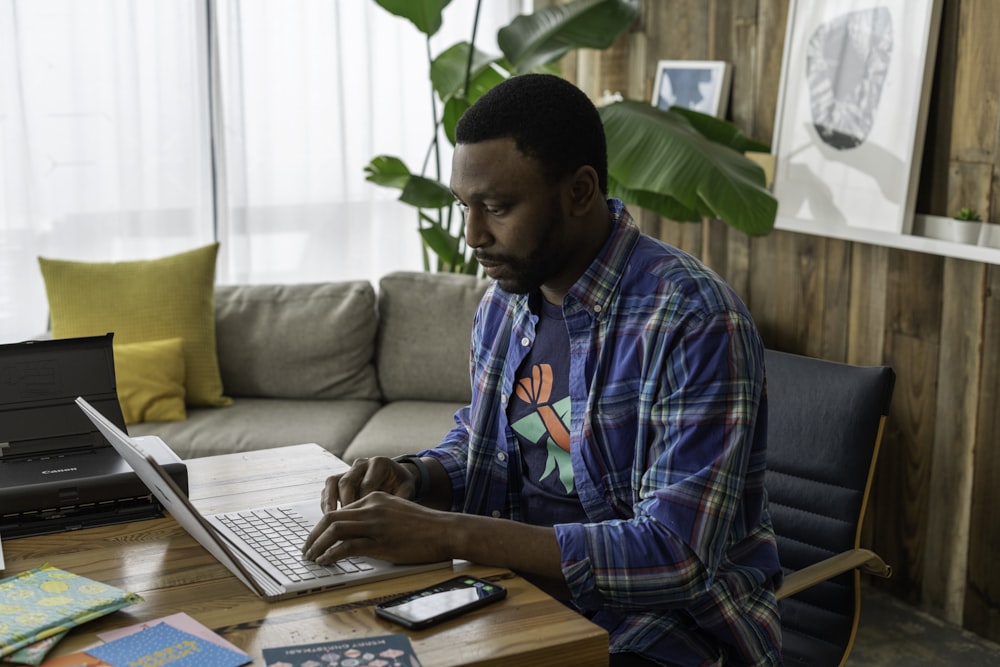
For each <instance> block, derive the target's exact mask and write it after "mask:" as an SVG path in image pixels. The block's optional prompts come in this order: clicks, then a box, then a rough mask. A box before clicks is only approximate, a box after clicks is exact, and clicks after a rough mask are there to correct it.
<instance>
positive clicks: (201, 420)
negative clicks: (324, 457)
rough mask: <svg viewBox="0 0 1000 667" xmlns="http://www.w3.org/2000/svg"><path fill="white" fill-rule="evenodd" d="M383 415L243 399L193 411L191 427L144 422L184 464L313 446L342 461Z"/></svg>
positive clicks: (323, 404)
mask: <svg viewBox="0 0 1000 667" xmlns="http://www.w3.org/2000/svg"><path fill="white" fill-rule="evenodd" d="M378 409H379V402H378V401H368V400H343V401H330V400H326V399H318V400H307V399H279V398H239V399H237V400H236V401H234V403H233V405H232V406H230V407H228V408H225V409H223V410H212V409H193V408H192V409H188V418H187V421H183V422H145V423H143V424H134V425H132V426H129V427H128V431H129V434H130V435H134V436H139V435H156V436H159V437H160V438H161V439H162V440H163V441H164V442H165V443H167V445H168V446H169V447H170V448H171V449H173V450H174V451H175V452H177V455H178V456H180V457H181V458H182V459H190V458H197V457H199V456H213V455H215V454H229V453H232V452H246V451H253V450H258V449H267V448H269V447H282V446H284V445H299V444H302V443H308V442H314V443H316V444H318V445H320V446H321V447H323V448H324V449H327V450H329V451H330V452H333V453H334V454H336V455H337V456H340V455H341V454H343V453H344V450H345V449H346V448H347V445H348V444H349V443H350V442H351V439H352V438H353V437H354V435H355V434H356V433H357V432H358V431H359V430H361V427H362V426H364V424H365V422H367V421H368V419H369V417H371V416H372V415H373V414H375V412H376V411H377V410H378Z"/></svg>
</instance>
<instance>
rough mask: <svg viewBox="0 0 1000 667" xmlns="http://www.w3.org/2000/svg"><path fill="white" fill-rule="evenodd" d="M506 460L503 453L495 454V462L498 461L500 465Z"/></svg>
mask: <svg viewBox="0 0 1000 667" xmlns="http://www.w3.org/2000/svg"><path fill="white" fill-rule="evenodd" d="M506 460H507V455H506V454H504V453H503V452H497V461H500V462H501V463H502V462H504V461H506Z"/></svg>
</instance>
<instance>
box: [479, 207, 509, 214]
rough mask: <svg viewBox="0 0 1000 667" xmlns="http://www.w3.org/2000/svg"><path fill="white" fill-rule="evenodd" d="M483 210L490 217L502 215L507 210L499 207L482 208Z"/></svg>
mask: <svg viewBox="0 0 1000 667" xmlns="http://www.w3.org/2000/svg"><path fill="white" fill-rule="evenodd" d="M483 208H484V209H485V210H486V212H487V213H489V214H490V215H503V213H504V212H505V211H506V210H507V209H505V208H503V207H500V206H484V207H483Z"/></svg>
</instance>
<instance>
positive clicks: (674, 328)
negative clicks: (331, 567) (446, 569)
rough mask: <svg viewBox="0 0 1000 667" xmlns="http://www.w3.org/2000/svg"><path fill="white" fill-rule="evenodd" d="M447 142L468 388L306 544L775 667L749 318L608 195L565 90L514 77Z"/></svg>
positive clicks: (663, 651)
mask: <svg viewBox="0 0 1000 667" xmlns="http://www.w3.org/2000/svg"><path fill="white" fill-rule="evenodd" d="M457 138H458V143H457V146H456V148H455V153H454V159H453V165H452V181H451V188H452V190H453V192H454V193H455V197H456V198H457V199H458V202H459V204H460V205H461V207H462V208H463V209H464V211H465V220H466V239H467V241H468V244H469V246H470V247H471V248H474V249H475V253H476V257H477V258H478V260H479V263H480V264H481V265H482V267H483V270H484V271H485V272H486V274H487V275H488V276H490V277H491V278H492V279H493V280H494V284H492V285H491V286H490V287H489V289H488V290H487V292H486V295H485V296H484V298H483V300H482V302H481V304H480V306H479V309H478V311H477V314H476V318H475V322H474V327H473V335H472V365H471V373H472V383H473V397H472V402H471V404H470V405H469V406H468V407H467V408H464V409H463V410H461V411H459V413H458V414H457V415H456V423H457V427H456V428H455V429H453V430H452V431H451V432H450V433H449V434H448V435H447V436H446V437H445V439H444V440H443V442H442V443H441V444H440V445H439V446H438V447H437V448H435V449H433V450H429V451H425V452H422V453H421V454H420V457H419V458H418V457H401V459H402V460H401V461H400V460H392V459H388V458H381V457H379V458H373V459H370V460H364V461H358V462H356V463H355V464H354V465H353V466H352V468H351V469H350V471H349V472H347V473H345V474H343V475H340V476H335V477H332V478H330V480H328V482H327V486H326V490H325V491H324V494H323V504H324V509H325V510H326V511H327V514H326V516H325V517H324V519H323V520H322V521H321V522H320V524H319V525H318V526H317V527H316V529H315V530H314V531H313V534H312V535H311V536H310V538H309V540H308V542H307V544H306V546H305V547H304V551H305V556H306V557H307V558H310V559H315V560H316V561H317V562H319V563H328V562H332V561H334V560H337V559H340V558H343V557H346V556H349V555H357V554H367V555H371V556H376V557H379V558H384V559H387V560H390V561H394V562H420V561H433V560H439V559H447V558H463V559H468V560H471V561H475V562H479V563H484V564H490V565H497V566H503V567H508V568H510V569H513V570H515V571H518V572H520V573H522V574H524V575H525V576H527V577H529V578H531V579H532V580H534V581H536V582H539V583H541V584H543V585H545V586H546V587H547V589H548V590H550V591H554V592H555V593H556V594H560V595H561V596H562V597H563V599H565V600H567V602H568V603H569V604H571V605H573V606H574V607H575V608H577V609H579V610H580V611H581V613H584V614H586V615H587V616H588V617H590V618H591V619H592V620H593V621H594V622H595V623H598V624H600V625H601V626H603V627H604V628H607V630H608V631H609V634H610V641H611V647H610V650H611V662H612V664H613V665H614V664H621V665H637V664H638V665H642V664H665V665H712V664H727V665H728V664H734V665H735V664H738V665H770V664H778V663H780V626H779V622H778V614H777V604H776V602H775V598H774V586H775V584H776V583H777V582H778V581H779V580H780V576H781V575H780V568H779V565H778V559H777V551H776V548H775V543H774V535H773V532H772V530H771V525H770V519H769V516H768V514H767V509H766V494H765V492H764V486H763V481H764V456H765V432H766V399H765V395H764V369H763V348H762V345H761V342H760V339H759V337H758V334H757V331H756V329H755V327H754V324H753V322H752V320H751V318H750V315H749V314H748V312H747V311H746V309H745V307H744V306H743V304H742V303H741V302H740V301H739V299H738V298H737V297H736V295H735V294H734V293H733V292H732V290H731V289H730V288H729V287H727V286H726V285H725V284H724V283H723V282H722V281H721V280H720V279H719V278H718V277H717V276H716V275H715V274H713V273H712V272H711V271H709V270H708V269H706V268H705V267H704V266H702V265H701V264H700V263H698V262H697V261H696V260H695V259H693V258H691V257H690V256H688V255H686V254H684V253H682V252H680V251H678V250H677V249H674V248H671V247H670V246H667V245H666V244H663V243H660V242H658V241H656V240H654V239H651V238H650V237H648V236H644V235H642V234H640V233H639V231H638V228H637V227H636V226H635V225H634V224H633V222H632V220H631V217H630V216H629V214H628V213H627V212H626V210H625V209H624V207H623V206H622V204H621V202H619V201H617V200H614V199H606V198H605V193H606V192H607V157H606V146H605V139H604V132H603V126H602V125H601V120H600V116H599V115H598V113H597V110H596V109H595V108H594V106H593V104H592V103H591V102H590V101H589V100H588V99H587V97H586V96H585V95H584V94H583V93H582V92H580V91H579V90H578V89H577V88H575V87H574V86H572V85H571V84H569V83H568V82H566V81H564V80H563V79H560V78H558V77H554V76H548V75H522V76H517V77H514V78H512V79H509V80H508V81H506V82H504V83H502V84H500V85H498V86H496V87H495V88H493V89H492V90H491V91H490V92H488V93H487V94H486V95H484V96H483V97H482V98H481V99H480V100H478V101H477V102H476V103H475V104H474V105H473V106H472V107H471V108H470V109H469V110H468V111H467V112H466V113H465V115H464V116H463V117H462V120H461V121H460V123H459V126H458V129H457ZM414 501H416V502H414ZM338 504H339V506H340V509H337V508H338Z"/></svg>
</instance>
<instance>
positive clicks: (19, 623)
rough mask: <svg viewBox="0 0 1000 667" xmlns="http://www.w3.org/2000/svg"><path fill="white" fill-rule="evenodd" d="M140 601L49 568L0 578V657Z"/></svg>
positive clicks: (134, 597) (85, 579)
mask: <svg viewBox="0 0 1000 667" xmlns="http://www.w3.org/2000/svg"><path fill="white" fill-rule="evenodd" d="M141 600H142V598H141V597H140V596H138V595H136V594H135V593H129V592H126V591H123V590H121V589H120V588H115V587H114V586H108V585H107V584H102V583H101V582H99V581H94V580H93V579H88V578H86V577H81V576H80V575H77V574H73V573H71V572H66V571H64V570H60V569H58V568H55V567H52V566H51V565H48V564H45V565H42V566H41V567H37V568H34V569H32V570H27V571H25V572H21V573H19V574H16V575H14V576H13V577H8V578H6V579H3V580H0V657H5V656H8V655H10V654H11V653H14V652H15V651H17V650H19V649H22V648H24V647H26V646H30V645H31V644H35V643H37V642H40V641H42V640H45V639H48V638H50V637H55V636H56V635H59V634H61V633H65V632H66V631H67V630H69V629H70V628H73V627H76V626H78V625H80V624H82V623H86V622H87V621H92V620H94V619H95V618H100V617H101V616H104V615H105V614H110V613H111V612H113V611H117V610H119V609H121V608H123V607H127V606H129V605H131V604H134V603H136V602H140V601H141Z"/></svg>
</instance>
